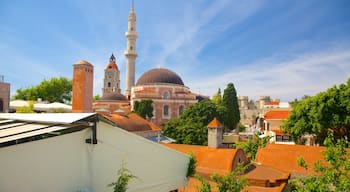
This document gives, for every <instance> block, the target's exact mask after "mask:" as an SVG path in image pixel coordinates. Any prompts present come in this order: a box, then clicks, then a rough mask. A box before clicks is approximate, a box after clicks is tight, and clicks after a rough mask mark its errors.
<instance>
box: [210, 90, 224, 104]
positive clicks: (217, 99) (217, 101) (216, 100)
mask: <svg viewBox="0 0 350 192" xmlns="http://www.w3.org/2000/svg"><path fill="white" fill-rule="evenodd" d="M212 101H213V102H214V103H215V104H216V105H221V102H222V95H221V90H220V88H219V90H218V92H217V93H216V94H215V95H213V99H212Z"/></svg>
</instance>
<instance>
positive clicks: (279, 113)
mask: <svg viewBox="0 0 350 192" xmlns="http://www.w3.org/2000/svg"><path fill="white" fill-rule="evenodd" d="M289 114H290V110H271V111H268V112H267V113H265V115H264V118H265V119H266V120H269V119H270V120H271V119H287V118H288V117H289Z"/></svg>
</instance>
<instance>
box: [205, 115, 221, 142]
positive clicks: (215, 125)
mask: <svg viewBox="0 0 350 192" xmlns="http://www.w3.org/2000/svg"><path fill="white" fill-rule="evenodd" d="M222 131H223V126H222V125H221V123H220V122H219V121H218V120H217V119H216V118H214V119H213V120H212V121H211V122H210V123H209V125H208V147H209V148H215V149H217V148H220V147H221V146H222Z"/></svg>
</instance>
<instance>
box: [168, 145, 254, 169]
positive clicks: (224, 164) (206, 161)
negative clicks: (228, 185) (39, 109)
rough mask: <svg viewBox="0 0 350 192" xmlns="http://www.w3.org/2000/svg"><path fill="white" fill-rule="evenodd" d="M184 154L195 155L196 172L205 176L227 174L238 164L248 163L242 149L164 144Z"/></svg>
mask: <svg viewBox="0 0 350 192" xmlns="http://www.w3.org/2000/svg"><path fill="white" fill-rule="evenodd" d="M163 145H165V146H167V147H169V148H172V149H174V150H177V151H179V152H182V153H184V154H189V153H193V154H194V156H195V157H196V160H197V168H196V171H197V172H198V173H201V174H204V175H212V174H214V173H218V174H227V173H230V172H231V171H232V170H233V167H235V166H236V165H237V163H238V162H245V163H248V162H249V160H248V159H247V158H246V157H245V155H244V152H243V150H242V149H213V148H209V147H207V146H198V145H183V144H163Z"/></svg>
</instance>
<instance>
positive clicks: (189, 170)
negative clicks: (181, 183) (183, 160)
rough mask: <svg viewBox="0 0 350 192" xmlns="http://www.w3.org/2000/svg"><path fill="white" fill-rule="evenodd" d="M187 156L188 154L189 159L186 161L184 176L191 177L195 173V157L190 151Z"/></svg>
mask: <svg viewBox="0 0 350 192" xmlns="http://www.w3.org/2000/svg"><path fill="white" fill-rule="evenodd" d="M189 156H190V161H189V163H188V167H187V174H186V177H193V176H194V174H195V173H196V164H197V160H196V157H195V156H194V155H193V153H190V154H189Z"/></svg>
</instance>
